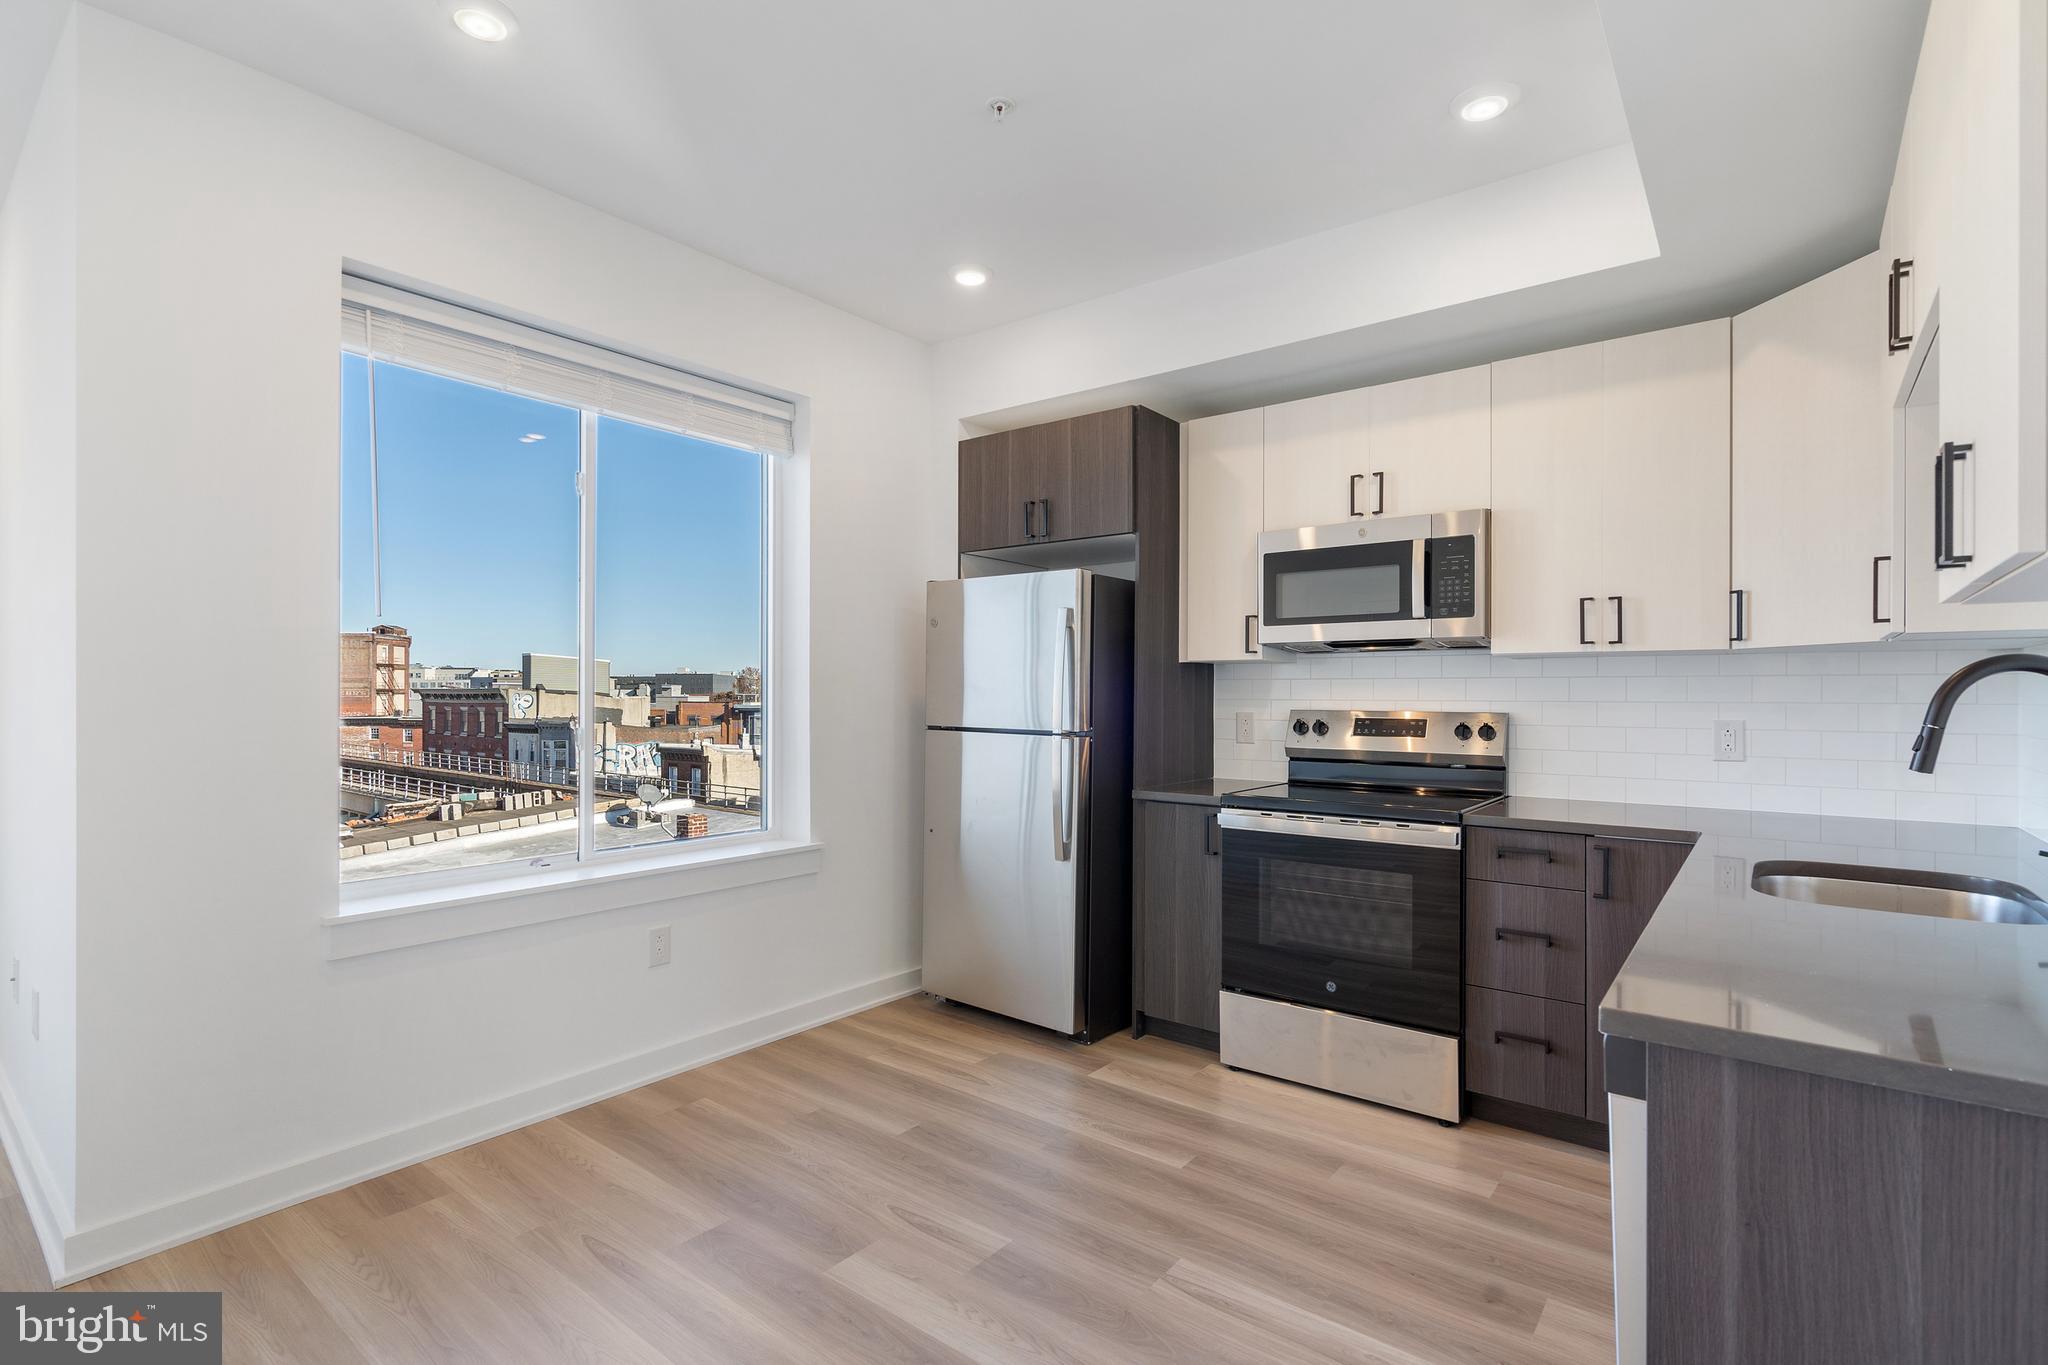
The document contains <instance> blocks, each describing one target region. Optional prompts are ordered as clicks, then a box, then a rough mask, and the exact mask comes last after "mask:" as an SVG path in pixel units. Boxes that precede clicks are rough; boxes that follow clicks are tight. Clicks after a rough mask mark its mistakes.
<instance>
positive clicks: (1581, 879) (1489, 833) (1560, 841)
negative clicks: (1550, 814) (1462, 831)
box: [1465, 829, 1586, 891]
mask: <svg viewBox="0 0 2048 1365" xmlns="http://www.w3.org/2000/svg"><path fill="white" fill-rule="evenodd" d="M1471 834H1472V838H1471V840H1470V842H1469V843H1468V844H1467V845H1466V849H1465V874H1466V875H1467V876H1469V877H1477V878H1479V879H1480V880H1481V881H1487V882H1519V883H1521V884H1522V885H1524V886H1554V887H1562V888H1565V889H1568V890H1572V891H1584V890H1585V889H1586V836H1585V835H1583V834H1543V833H1539V832H1537V831H1534V830H1526V829H1474V830H1472V831H1471Z"/></svg>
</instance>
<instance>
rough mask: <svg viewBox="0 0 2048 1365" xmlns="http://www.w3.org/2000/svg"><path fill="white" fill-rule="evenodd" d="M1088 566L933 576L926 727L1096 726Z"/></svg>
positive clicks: (929, 592) (928, 594) (927, 598)
mask: <svg viewBox="0 0 2048 1365" xmlns="http://www.w3.org/2000/svg"><path fill="white" fill-rule="evenodd" d="M1092 577H1093V575H1092V574H1090V573H1089V572H1088V571H1087V570H1086V569H1059V570H1054V571H1052V572H1049V573H1021V574H1005V575H1001V576H998V577H994V578H965V579H956V580H954V581H952V582H947V583H933V584H931V585H930V586H929V588H928V590H927V592H926V596H925V605H926V611H925V621H926V630H925V707H926V710H925V724H927V725H944V726H951V727H959V728H963V729H969V730H1042V731H1049V732H1050V731H1062V730H1086V729H1087V728H1088V689H1087V688H1086V687H1085V686H1083V680H1084V679H1086V678H1087V676H1088V624H1089V611H1088V603H1089V580H1090V579H1091V578H1092Z"/></svg>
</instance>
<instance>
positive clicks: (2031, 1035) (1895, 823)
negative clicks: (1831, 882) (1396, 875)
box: [1473, 798, 2048, 1115]
mask: <svg viewBox="0 0 2048 1365" xmlns="http://www.w3.org/2000/svg"><path fill="white" fill-rule="evenodd" d="M1473 819H1474V823H1492V824H1508V825H1510V826H1511V827H1513V826H1515V825H1520V826H1521V827H1525V828H1549V829H1561V828H1571V829H1584V830H1586V831H1587V832H1588V833H1594V834H1607V835H1613V836H1632V837H1637V838H1658V837H1669V836H1671V835H1673V834H1684V833H1687V832H1695V833H1697V834H1698V836H1699V838H1698V842H1697V843H1695V844H1694V846H1693V850H1692V853H1691V854H1690V855H1689V856H1688V857H1687V859H1686V861H1685V862H1684V864H1683V865H1682V866H1681V867H1680V868H1679V871H1678V876H1677V879H1676V880H1675V881H1673V883H1672V885H1671V889H1670V890H1669V891H1668V892H1667V893H1666V894H1665V896H1664V899H1663V900H1662V902H1660V903H1659V905H1658V907H1657V910H1656V913H1655V914H1654V915H1653V916H1652V917H1651V920H1650V923H1649V927H1648V928H1647V929H1645V930H1644V932H1643V936H1642V938H1641V939H1640V940H1639V941H1638V942H1637V944H1636V947H1635V951H1634V952H1632V953H1630V954H1629V958H1628V961H1627V963H1626V964H1625V965H1624V966H1623V967H1622V970H1621V974H1620V976H1618V977H1617V978H1616V979H1615V982H1614V985H1613V987H1612V988H1611V989H1610V990H1609V991H1608V992H1607V996H1606V998H1605V999H1604V1000H1602V1001H1601V1004H1600V1028H1601V1030H1602V1032H1605V1033H1610V1034H1613V1035H1615V1036H1617V1037H1622V1038H1635V1039H1640V1040H1642V1041H1643V1042H1647V1043H1659V1044H1666V1045H1669V1046H1673V1047H1682V1048H1689V1049H1692V1050H1694V1051H1698V1052H1706V1053H1712V1054H1715V1055H1719V1056H1727V1057H1736V1058H1740V1059H1742V1060H1745V1061H1752V1062H1758V1063H1762V1064H1764V1065H1767V1066H1778V1067H1786V1068H1789V1069H1792V1070H1797V1071H1805V1072H1810V1073H1813V1074H1816V1075H1824V1076H1834V1077H1837V1078H1840V1079H1842V1080H1849V1081H1858V1082H1862V1083H1865V1084H1870V1085H1879V1086H1884V1087H1886V1088H1889V1089H1893V1090H1906V1091H1912V1092H1915V1093H1918V1094H1923V1095H1933V1096H1937V1097H1940V1098H1944V1099H1952V1100H1960V1101H1963V1102H1965V1103H1969V1104H1982V1105H1988V1106H1991V1107H1994V1108H1999V1109H2009V1110H2014V1111H2018V1112H2022V1113H2030V1114H2041V1115H2048V926H2042V925H2016V924H1980V923H1977V922H1975V921H1968V920H1947V919H1934V918H1930V917H1927V916H1923V915H1909V914H1899V913H1894V912H1890V911H1883V910H1855V909H1846V908H1840V907H1836V906H1828V905H1815V904H1811V903H1808V902H1804V901H1795V900H1784V899H1781V898H1779V897H1776V896H1769V895H1765V894H1764V893H1763V892H1761V891H1754V890H1752V889H1750V885H1749V882H1750V877H1751V875H1752V874H1753V872H1754V870H1755V865H1756V864H1757V863H1758V862H1761V861H1764V860H1767V859H1774V858H1789V859H1802V860H1809V861H1815V862H1834V863H1860V864H1865V865H1880V866H1886V867H1903V868H1914V869H1921V870H1930V871H1941V872H1959V873H1966V874H1969V875H1972V876H1979V877H1994V878H1997V879H1998V880H2000V881H2007V882H2012V883H2015V884H2017V885H2019V886H2022V887H2025V888H2027V889H2029V890H2031V891H2034V892H2035V893H2036V894H2041V893H2042V892H2043V891H2048V857H2043V856H2041V850H2042V849H2043V847H2044V845H2043V844H2042V842H2041V841H2040V840H2038V839H2036V838H2034V837H2033V836H2031V835H2029V834H2027V833H2025V832H2024V831H2021V830H2017V829H2012V828H2007V827H1990V826H1978V825H1943V824H1923V823H1916V822H1911V821H1904V820H1865V819H1850V818H1844V817H1830V816H1819V815H1786V814H1780V813H1771V812H1763V811H1758V812H1755V813H1750V812H1746V811H1719V810H1697V809H1690V808H1684V807H1671V806H1622V805H1609V804H1604V803H1598V802H1579V801H1545V800H1526V799H1521V798H1509V799H1508V800H1507V801H1505V802H1503V803H1502V805H1501V806H1500V807H1498V808H1489V811H1487V812H1482V813H1480V814H1478V815H1475V817H1473Z"/></svg>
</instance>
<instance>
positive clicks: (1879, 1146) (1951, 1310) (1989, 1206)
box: [1645, 1047, 2048, 1365]
mask: <svg viewBox="0 0 2048 1365" xmlns="http://www.w3.org/2000/svg"><path fill="white" fill-rule="evenodd" d="M1646 1090H1647V1095H1646V1100H1647V1105H1648V1122H1649V1130H1648V1136H1649V1169H1648V1187H1647V1196H1648V1197H1647V1199H1646V1201H1645V1207H1646V1209H1647V1213H1648V1241H1647V1256H1648V1265H1647V1267H1646V1269H1647V1272H1648V1295H1647V1298H1648V1318H1647V1333H1648V1335H1647V1346H1648V1352H1647V1355H1648V1360H1649V1362H1650V1365H1759V1363H1760V1362H1766V1361H1772V1362H1775V1361H1784V1362H1795V1361H1796V1362H1798V1365H1878V1362H1883V1365H2023V1362H2024V1363H2026V1365H2039V1363H2040V1362H2042V1361H2048V1119H2044V1118H2038V1117H2034V1116H2032V1115H2027V1114H2013V1113H2007V1112H2004V1111H2002V1110H1997V1109H1986V1108H1982V1107H1979V1106H1976V1105H1967V1104H1958V1103H1955V1102H1954V1101H1951V1100H1939V1099H1930V1098H1928V1097H1926V1096H1923V1095H1912V1094H1906V1093H1904V1092H1901V1091H1896V1090H1882V1089H1879V1088H1877V1087H1875V1086H1868V1085H1857V1084H1854V1083H1851V1082H1849V1081H1841V1080H1835V1079H1833V1078H1830V1077H1824V1076H1811V1075H1807V1074H1805V1073H1803V1072H1794V1071H1787V1070H1783V1069H1780V1068H1777V1067H1768V1066H1759V1065H1756V1064H1754V1063H1751V1062H1741V1061H1735V1060H1732V1059H1729V1058H1725V1057H1709V1056H1703V1055H1701V1054H1699V1053H1696V1052H1686V1051H1681V1050H1678V1049H1674V1048H1665V1047H1652V1048H1650V1049H1649V1054H1648V1065H1647V1086H1646Z"/></svg>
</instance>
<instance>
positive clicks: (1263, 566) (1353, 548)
mask: <svg viewBox="0 0 2048 1365" xmlns="http://www.w3.org/2000/svg"><path fill="white" fill-rule="evenodd" d="M1429 534H1430V519H1429V518H1428V517H1399V518H1394V519H1391V520H1387V521H1377V522H1346V523H1344V524H1342V525H1338V526H1309V527H1304V528H1303V529H1301V530H1299V531H1273V532H1268V533H1267V534H1265V535H1262V536H1260V537H1259V643H1261V644H1264V645H1276V646H1279V647H1280V648H1283V649H1316V648H1319V647H1328V646H1330V645H1333V644H1352V643H1359V642H1384V643H1395V642H1400V643H1409V642H1427V641H1428V639H1429V638H1430V628H1429V610H1428V606H1427V602H1428V597H1427V592H1428V554H1429Z"/></svg>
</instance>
